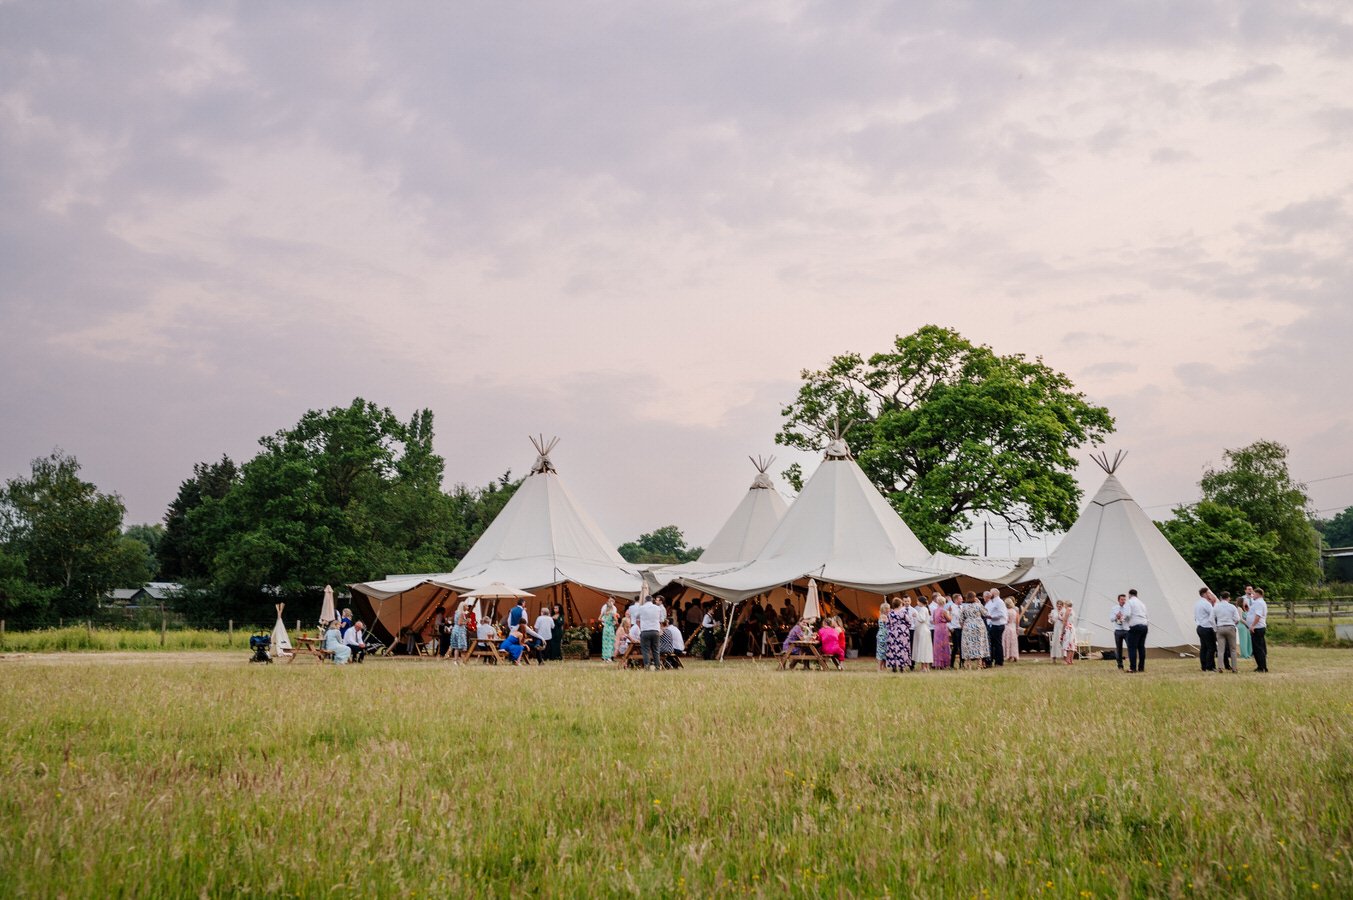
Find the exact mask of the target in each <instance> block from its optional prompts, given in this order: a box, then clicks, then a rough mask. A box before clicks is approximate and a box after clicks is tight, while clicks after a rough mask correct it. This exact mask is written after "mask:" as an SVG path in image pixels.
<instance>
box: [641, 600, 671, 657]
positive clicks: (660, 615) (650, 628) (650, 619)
mask: <svg viewBox="0 0 1353 900" xmlns="http://www.w3.org/2000/svg"><path fill="white" fill-rule="evenodd" d="M666 618H667V611H666V610H665V609H663V608H662V607H661V606H659V605H658V604H657V603H654V602H653V601H652V600H649V601H648V602H647V603H643V604H640V606H639V611H638V613H636V614H635V619H636V620H637V621H638V623H639V652H640V653H642V654H643V657H644V668H645V669H648V670H650V671H653V672H656V671H658V666H659V665H661V663H662V657H661V653H660V650H659V648H658V644H659V642H660V641H661V640H662V624H663V622H664V621H665V620H666Z"/></svg>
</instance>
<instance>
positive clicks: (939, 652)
mask: <svg viewBox="0 0 1353 900" xmlns="http://www.w3.org/2000/svg"><path fill="white" fill-rule="evenodd" d="M947 599H948V598H946V597H945V596H944V595H943V594H936V595H935V612H934V614H933V615H932V616H931V620H932V621H931V625H932V626H933V627H934V629H935V636H934V637H933V638H932V641H933V642H934V645H935V650H934V655H935V663H934V667H935V668H936V669H947V668H949V610H948V609H946V608H945V607H946V606H947V603H946V601H947Z"/></svg>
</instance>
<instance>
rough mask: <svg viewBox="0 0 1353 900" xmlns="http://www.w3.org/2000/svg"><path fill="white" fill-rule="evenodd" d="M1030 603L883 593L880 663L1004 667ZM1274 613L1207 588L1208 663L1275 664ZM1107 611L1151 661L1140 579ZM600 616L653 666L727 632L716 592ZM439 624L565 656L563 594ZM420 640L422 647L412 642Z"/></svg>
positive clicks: (354, 648)
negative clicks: (548, 601)
mask: <svg viewBox="0 0 1353 900" xmlns="http://www.w3.org/2000/svg"><path fill="white" fill-rule="evenodd" d="M1036 611H1037V607H1034V608H1033V609H1032V610H1031V611H1030V612H1029V615H1030V616H1031V617H1033V613H1034V612H1036ZM1024 614H1025V610H1024V609H1023V607H1021V606H1020V605H1019V603H1018V602H1017V601H1016V599H1015V598H1014V597H1013V596H1007V597H1003V596H1001V592H1000V590H999V589H994V588H993V589H991V590H988V591H984V592H982V593H981V594H980V595H979V594H978V593H977V592H975V591H968V592H967V593H966V594H960V593H955V594H952V595H945V594H943V593H940V592H936V593H935V594H934V595H933V596H932V597H931V598H930V600H929V601H926V600H925V599H923V598H922V597H918V596H912V595H907V596H894V597H891V598H888V599H885V600H884V601H883V603H882V605H881V606H880V607H879V613H878V623H877V632H876V638H875V656H876V659H877V663H878V668H879V670H880V671H887V672H909V671H921V672H926V671H929V670H932V669H986V668H997V667H1001V666H1004V665H1005V664H1006V663H1014V662H1017V661H1018V660H1019V658H1020V646H1019V632H1020V623H1021V619H1022V618H1023V617H1024ZM1267 619H1268V605H1267V602H1266V601H1265V599H1264V592H1263V590H1262V589H1257V588H1254V587H1252V586H1249V585H1247V586H1246V587H1245V593H1244V595H1243V596H1241V597H1239V598H1237V600H1236V601H1235V602H1232V599H1231V595H1230V594H1229V593H1228V592H1225V591H1223V592H1222V593H1221V596H1220V597H1218V596H1216V595H1214V594H1213V593H1212V591H1211V590H1209V589H1208V588H1202V589H1201V590H1200V591H1199V592H1198V601H1197V603H1196V605H1195V606H1194V620H1195V624H1196V626H1197V632H1198V645H1199V651H1200V652H1199V662H1200V665H1201V667H1202V671H1204V672H1236V671H1238V668H1237V666H1238V660H1240V659H1250V658H1253V659H1254V661H1255V671H1258V672H1267V671H1268V652H1267V651H1268V648H1267V641H1266V637H1265V635H1266V627H1267ZM1109 621H1110V624H1111V626H1112V628H1113V634H1114V649H1115V654H1114V656H1115V658H1116V660H1117V663H1118V668H1119V669H1122V670H1124V671H1125V672H1127V673H1129V674H1136V673H1139V672H1144V671H1145V670H1146V639H1147V635H1148V632H1149V616H1148V614H1147V609H1146V604H1145V603H1144V602H1143V601H1142V599H1141V598H1140V597H1139V596H1138V595H1137V591H1136V590H1135V589H1132V590H1128V591H1127V592H1125V593H1123V594H1119V595H1118V597H1117V599H1116V601H1115V603H1114V605H1113V607H1112V609H1111V611H1110V616H1109ZM598 622H599V624H600V631H601V635H600V643H601V659H602V660H603V661H604V662H611V661H613V660H615V659H617V658H624V657H626V655H627V654H629V651H630V648H631V646H637V647H638V648H639V660H640V664H641V665H642V667H643V668H644V669H646V670H649V671H657V670H659V669H664V668H665V669H674V668H681V667H682V663H681V658H682V657H683V656H686V655H687V653H688V648H690V651H695V650H699V651H700V653H701V655H702V656H703V657H704V658H705V659H707V660H708V659H713V658H714V656H715V654H716V652H717V650H718V649H719V646H720V644H721V643H722V640H721V639H722V638H723V634H722V631H723V624H722V623H721V622H720V619H719V616H718V611H717V607H716V605H715V601H712V600H706V601H704V602H703V603H701V602H696V601H691V602H688V603H687V604H686V605H685V607H684V608H683V607H682V606H681V605H680V604H679V603H672V605H671V606H670V607H669V606H668V602H667V601H666V600H664V599H663V598H662V597H661V596H653V597H650V596H648V595H644V596H643V597H641V598H640V599H639V600H638V601H636V602H635V603H632V604H629V605H628V606H627V607H626V608H624V609H623V610H622V609H621V607H620V606H619V604H618V603H617V602H616V601H615V599H614V598H612V597H607V598H606V602H605V604H604V605H603V607H602V609H601V613H600V616H599V617H598ZM431 624H432V631H433V634H434V635H435V636H436V637H435V655H437V656H439V657H446V658H449V659H450V660H451V661H452V662H454V663H457V664H458V663H460V662H461V661H462V659H463V658H464V656H465V655H466V654H467V652H468V650H469V648H470V646H471V645H472V644H474V643H475V642H476V641H478V642H481V643H482V642H485V641H488V640H489V639H490V638H497V639H499V640H500V643H499V645H498V648H497V649H498V652H500V653H502V654H503V656H504V658H505V659H507V660H508V661H510V662H512V663H514V664H517V665H523V664H527V663H529V662H531V661H532V660H534V661H535V662H537V663H538V664H542V665H543V664H544V663H545V662H546V661H548V660H562V659H563V649H562V648H563V633H564V612H563V609H562V608H561V607H560V606H558V605H555V606H544V607H542V608H541V612H540V614H539V615H538V616H536V618H535V619H534V620H533V621H532V620H530V617H529V615H528V613H527V610H526V601H525V599H522V600H519V601H518V603H517V604H516V605H515V606H513V607H512V609H511V611H510V612H509V613H508V615H507V616H506V618H505V621H504V623H503V626H502V627H501V628H500V627H499V626H498V624H497V623H495V622H494V621H492V620H491V619H489V618H488V617H484V616H481V615H480V613H479V607H478V604H477V603H476V602H474V601H471V600H469V599H463V600H462V601H461V602H460V603H459V604H458V605H457V606H456V607H455V609H454V610H453V612H452V613H451V614H450V615H449V616H448V615H447V613H446V609H445V607H439V608H438V609H437V610H436V611H435V612H434V614H433V617H432V622H431ZM683 624H684V625H685V629H684V630H683V627H682V625H683ZM857 624H859V623H858V621H857ZM734 627H735V628H736V629H746V630H747V631H748V632H750V633H751V634H752V635H754V638H755V639H754V640H750V641H749V642H748V643H747V650H746V653H747V655H749V656H751V655H753V654H754V652H755V654H756V655H769V654H771V653H776V652H778V653H780V654H787V655H790V656H799V655H802V654H803V652H804V647H805V646H806V644H807V642H812V643H814V644H815V645H816V649H817V651H818V652H819V653H820V654H821V655H822V656H823V657H824V658H825V659H827V660H828V661H831V662H833V663H834V664H835V665H837V666H838V667H839V666H841V665H842V664H843V663H844V661H845V659H846V657H847V646H848V644H849V643H850V642H851V637H850V635H849V632H848V629H847V623H846V622H844V621H843V619H842V618H841V617H840V616H837V615H829V616H827V617H826V618H825V619H823V620H822V621H821V622H819V621H818V620H817V619H816V618H803V617H802V616H800V615H799V613H798V612H796V611H795V610H794V608H793V606H792V605H791V604H790V602H789V600H788V599H786V600H785V601H784V605H783V607H782V608H781V610H780V611H779V612H778V613H777V612H776V611H775V610H774V609H773V608H772V607H770V605H769V604H767V605H762V604H761V603H760V602H759V601H753V602H752V603H751V604H749V605H748V607H747V608H746V609H745V611H744V614H743V615H742V616H740V617H737V620H736V624H735V626H734ZM1046 634H1047V636H1048V644H1049V647H1048V649H1049V657H1050V659H1051V660H1052V661H1053V662H1055V663H1061V664H1065V665H1068V666H1070V665H1072V664H1074V662H1075V660H1076V657H1077V656H1078V647H1077V613H1076V610H1075V607H1074V605H1073V604H1072V603H1070V602H1068V601H1063V600H1057V601H1055V603H1054V604H1053V605H1052V607H1051V609H1050V610H1049V612H1048V618H1047V630H1046ZM781 635H783V637H781ZM412 640H413V638H412V637H410V641H412ZM758 643H759V645H760V646H759V647H758V646H756V645H757V644H758ZM767 644H773V646H767ZM323 646H324V649H325V650H327V651H330V653H331V654H332V657H333V661H334V662H335V663H338V664H340V665H342V664H345V663H348V662H350V661H355V662H361V661H362V659H363V658H364V656H365V655H366V651H367V646H368V642H367V636H366V626H365V624H364V623H363V622H361V621H354V620H353V618H352V612H351V610H347V609H345V610H343V613H342V615H341V616H340V617H339V618H338V619H337V620H336V621H334V622H332V623H329V624H328V626H327V627H326V631H325V635H324V644H323ZM413 652H418V651H417V648H416V647H414V649H413ZM1125 662H1126V668H1125V667H1124V663H1125Z"/></svg>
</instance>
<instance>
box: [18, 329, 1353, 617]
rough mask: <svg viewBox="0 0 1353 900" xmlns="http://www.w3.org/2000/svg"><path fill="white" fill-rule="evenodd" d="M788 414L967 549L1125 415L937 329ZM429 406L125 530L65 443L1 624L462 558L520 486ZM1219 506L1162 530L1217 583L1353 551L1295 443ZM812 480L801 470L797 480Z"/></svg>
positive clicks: (318, 442) (1046, 509) (674, 557)
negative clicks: (120, 594) (455, 455)
mask: <svg viewBox="0 0 1353 900" xmlns="http://www.w3.org/2000/svg"><path fill="white" fill-rule="evenodd" d="M801 381H802V383H801V385H800V388H799V391H798V394H797V396H796V397H795V398H794V399H793V400H791V401H790V402H789V403H788V404H787V405H786V406H785V407H784V408H783V409H782V410H781V413H782V416H783V424H782V427H781V430H780V432H779V433H778V434H777V435H776V441H777V442H778V443H780V444H782V445H786V446H791V447H796V448H799V449H808V450H820V449H821V448H822V447H824V446H825V445H826V444H827V443H828V442H829V441H831V440H834V439H838V438H839V439H841V440H844V441H845V442H846V444H847V446H848V447H849V448H850V450H851V452H852V454H853V455H854V456H855V458H856V460H857V461H858V462H859V465H860V467H861V469H862V470H863V471H864V472H865V474H866V475H867V476H868V477H869V479H870V480H871V481H872V482H873V483H874V485H875V486H876V487H878V489H879V491H880V492H881V493H882V494H883V496H884V497H885V498H887V500H888V502H889V503H890V504H891V505H892V506H893V508H894V509H896V510H897V511H898V513H899V514H900V515H901V516H902V518H903V519H904V520H905V521H906V522H907V523H908V524H909V525H910V526H911V528H912V530H913V531H914V532H915V533H916V535H917V537H919V538H920V539H921V541H922V542H923V543H924V544H925V545H926V546H927V547H928V548H930V549H931V550H947V551H954V552H965V551H966V550H967V549H968V548H966V547H964V546H963V545H962V541H961V534H962V533H963V532H964V531H965V530H966V529H968V528H969V527H970V526H971V525H972V523H973V522H974V521H976V520H977V518H978V517H985V516H990V517H994V518H998V519H1000V520H1002V521H1004V522H1005V523H1006V524H1007V525H1008V526H1009V527H1010V528H1011V529H1012V530H1013V531H1015V532H1016V533H1023V534H1026V535H1027V534H1031V533H1034V532H1049V531H1060V530H1065V529H1067V528H1070V527H1071V525H1072V524H1073V523H1074V522H1075V519H1076V517H1077V516H1078V515H1079V512H1080V509H1081V505H1082V499H1083V498H1082V492H1081V490H1080V488H1079V486H1078V484H1077V482H1076V479H1075V472H1076V463H1077V459H1078V452H1079V451H1080V450H1082V449H1083V448H1085V447H1086V446H1087V445H1093V444H1099V443H1102V442H1104V441H1105V440H1106V439H1107V438H1108V437H1109V435H1111V434H1112V433H1113V430H1114V420H1113V417H1112V416H1111V415H1110V414H1109V411H1108V410H1107V409H1106V408H1104V407H1102V406H1097V405H1095V404H1093V403H1091V402H1090V401H1089V400H1088V399H1087V398H1086V397H1085V395H1084V394H1083V393H1081V392H1080V391H1078V390H1076V388H1075V385H1074V384H1073V383H1072V381H1071V379H1070V378H1069V377H1068V376H1067V375H1065V374H1064V373H1061V372H1058V371H1056V370H1054V369H1052V368H1051V367H1049V366H1048V365H1046V364H1045V363H1044V362H1043V360H1042V359H1038V358H1036V359H1029V358H1027V357H1025V356H1024V355H1022V354H1012V355H1005V356H1002V355H1000V354H997V353H996V352H995V351H994V350H992V348H990V347H987V346H984V345H977V344H973V343H972V342H970V341H968V340H967V339H965V338H964V337H963V336H962V335H960V334H958V333H957V332H955V331H953V330H951V329H945V328H940V327H938V326H933V325H928V326H925V327H923V328H921V329H919V330H918V331H916V332H914V333H912V334H909V335H904V336H898V337H897V338H895V339H894V341H893V343H892V345H891V346H890V347H888V348H887V349H886V350H884V351H881V352H878V353H875V354H872V355H870V356H868V357H865V356H863V355H862V354H859V353H847V354H844V355H841V356H836V357H833V358H832V360H831V362H830V363H829V365H828V366H826V367H825V368H824V369H821V370H817V371H813V370H804V371H803V372H802V373H801ZM432 439H433V416H432V412H431V411H430V410H426V409H424V410H420V411H418V412H417V413H415V414H414V415H413V416H412V417H411V418H410V419H409V420H408V421H407V422H405V421H401V420H400V419H399V418H398V417H396V416H395V415H394V414H393V413H392V412H391V411H390V410H389V409H388V408H385V407H379V406H377V405H376V404H374V403H370V402H367V401H365V400H363V399H361V398H357V399H355V400H353V402H352V403H351V404H349V405H348V406H345V407H334V408H332V409H328V410H311V411H309V412H307V413H306V414H305V415H304V416H302V417H301V419H300V421H299V422H297V423H296V425H295V426H294V427H292V428H289V429H284V430H281V431H278V432H276V433H275V434H272V435H267V436H265V437H263V438H261V439H260V440H259V447H260V449H259V452H258V453H257V455H255V456H254V457H253V458H252V459H250V460H248V461H247V462H244V463H242V464H239V463H236V462H235V461H234V460H232V459H230V458H229V457H228V456H222V457H221V458H220V459H219V460H213V461H208V462H201V463H197V464H196V465H194V466H193V467H192V472H191V474H190V475H189V476H188V477H187V478H186V479H185V480H184V481H183V482H182V484H181V485H180V486H179V490H178V493H177V494H176V496H175V497H174V499H173V501H172V502H171V503H170V505H169V508H168V510H167V511H166V512H165V516H164V521H163V523H159V524H154V525H150V524H142V525H132V526H130V527H128V528H126V529H124V528H123V527H122V526H123V519H124V517H125V507H124V506H123V503H122V500H121V498H120V497H119V496H118V495H117V494H116V493H103V492H101V491H100V490H99V489H98V488H97V486H95V485H93V484H91V483H89V482H87V481H84V480H83V479H82V478H80V474H79V473H80V466H79V463H78V462H77V461H76V459H75V457H74V456H70V455H67V454H65V453H63V452H61V451H59V450H58V451H55V452H54V453H52V454H50V455H49V456H46V457H43V458H40V459H37V460H34V461H33V464H32V471H31V473H30V474H29V475H28V476H21V477H15V478H11V479H10V480H8V481H7V482H5V485H4V488H3V491H0V615H3V616H5V617H7V618H8V619H9V620H10V621H12V622H15V623H16V624H18V625H21V626H22V625H39V624H45V623H48V622H54V621H56V620H57V619H58V618H71V617H78V616H82V615H86V614H88V613H90V612H91V611H92V610H93V609H94V608H95V606H96V605H97V604H98V602H99V600H100V599H101V598H102V597H104V596H106V595H107V594H108V592H109V591H110V590H111V589H112V588H113V587H117V586H124V587H126V586H133V585H140V584H143V583H145V582H146V581H149V580H163V581H173V582H178V583H180V584H182V585H184V588H185V589H184V591H183V592H182V593H181V595H180V596H179V598H178V601H177V602H178V605H179V611H180V612H182V613H183V614H184V615H185V616H186V617H187V618H188V619H189V620H190V621H193V622H198V623H202V624H213V625H219V623H220V622H222V621H224V620H225V619H227V618H233V619H235V620H236V621H242V622H259V621H260V620H264V619H266V618H267V617H268V616H269V615H270V611H271V603H273V602H277V601H283V602H288V601H291V600H301V601H304V602H308V603H313V602H314V597H315V593H316V592H317V591H318V589H319V588H321V587H322V586H323V585H325V584H345V583H350V582H356V581H367V580H372V579H375V578H381V577H384V576H386V575H389V574H394V573H406V572H407V573H414V572H443V571H449V570H450V569H452V568H454V567H455V565H456V563H457V561H458V560H459V559H460V558H461V557H463V556H464V555H465V553H466V552H467V551H468V550H469V548H470V547H471V546H472V545H473V543H474V541H475V540H476V539H477V538H478V537H479V536H480V535H481V534H482V533H483V531H484V529H485V528H487V527H488V525H489V523H490V522H492V521H493V519H494V517H495V516H496V515H497V514H498V512H499V511H500V510H501V509H502V508H503V506H504V505H505V504H506V503H507V501H508V499H509V498H510V497H511V496H512V494H513V492H514V491H515V490H516V488H517V486H518V484H520V480H519V479H513V478H512V476H511V473H510V472H505V473H504V474H503V475H502V476H501V477H499V478H498V479H495V480H494V481H492V482H490V483H489V484H487V485H484V486H482V487H475V488H472V487H467V486H466V485H464V484H457V485H456V486H455V487H454V488H453V489H451V490H450V491H446V490H444V489H443V487H442V484H443V477H444V474H445V461H444V460H443V459H442V457H440V456H439V455H437V454H436V453H435V452H434V451H433V449H432ZM1223 459H1224V464H1223V465H1222V466H1220V467H1217V468H1214V469H1210V470H1208V471H1206V472H1205V473H1204V476H1203V478H1202V480H1201V482H1200V483H1199V490H1200V493H1201V496H1202V499H1201V500H1200V501H1199V502H1197V503H1195V504H1187V505H1181V506H1178V507H1176V508H1175V509H1174V510H1173V515H1172V517H1171V518H1170V519H1169V520H1167V521H1164V522H1159V523H1157V524H1158V526H1159V527H1160V528H1161V530H1162V532H1163V533H1164V534H1165V535H1166V537H1167V538H1168V539H1169V540H1170V541H1171V543H1172V544H1173V545H1174V546H1175V547H1176V548H1177V549H1178V550H1179V552H1180V554H1181V555H1182V556H1183V557H1184V558H1185V560H1187V561H1188V562H1189V564H1190V565H1192V566H1193V568H1194V570H1195V571H1197V572H1198V574H1199V575H1200V576H1201V577H1202V578H1203V579H1204V580H1205V581H1207V582H1208V583H1209V584H1212V585H1216V586H1219V587H1220V586H1229V587H1234V586H1237V585H1241V584H1244V583H1250V584H1258V585H1263V586H1265V588H1266V589H1267V590H1268V591H1269V593H1270V596H1273V595H1275V594H1276V595H1277V596H1279V597H1281V596H1292V595H1294V594H1297V593H1299V592H1301V591H1302V590H1303V589H1305V588H1307V587H1308V586H1310V585H1312V584H1314V583H1316V582H1317V581H1319V580H1320V578H1321V568H1320V549H1321V546H1322V541H1323V542H1324V543H1325V544H1327V545H1329V546H1348V545H1350V544H1353V507H1350V508H1349V509H1346V510H1344V511H1343V512H1342V513H1341V514H1340V515H1338V516H1336V517H1335V518H1333V519H1331V520H1328V521H1319V520H1316V519H1315V518H1314V517H1313V515H1312V513H1311V509H1310V507H1311V504H1310V500H1309V497H1308V496H1307V494H1306V490H1305V487H1304V486H1303V485H1301V484H1300V483H1298V482H1296V481H1295V480H1293V479H1292V477H1291V475H1290V473H1289V471H1288V466H1287V449H1286V448H1285V447H1284V446H1282V445H1281V444H1278V443H1276V442H1273V441H1264V440H1261V441H1256V442H1255V443H1253V444H1250V445H1249V446H1246V447H1241V448H1237V449H1228V450H1226V451H1224V454H1223ZM784 475H785V477H786V479H787V480H788V481H789V482H790V484H791V485H793V486H794V487H795V488H796V489H797V488H801V487H802V480H803V473H802V472H800V471H799V469H798V467H797V466H791V467H790V468H789V469H788V470H786V472H785V473H784ZM618 550H619V552H620V553H621V555H622V556H623V557H624V558H626V559H628V560H630V561H631V562H644V563H678V562H686V561H689V560H692V559H695V558H697V557H698V556H699V555H700V552H701V550H700V548H699V547H689V546H687V544H686V540H685V537H684V536H683V535H682V533H681V530H680V529H679V528H678V527H677V526H675V525H666V526H663V527H661V528H657V529H655V530H654V531H652V532H648V533H645V534H643V535H640V537H639V538H637V539H636V540H634V541H630V542H627V543H625V544H622V545H621V546H620V547H619V548H618Z"/></svg>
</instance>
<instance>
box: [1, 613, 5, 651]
mask: <svg viewBox="0 0 1353 900" xmlns="http://www.w3.org/2000/svg"><path fill="white" fill-rule="evenodd" d="M3 649H5V620H4V619H0V650H3Z"/></svg>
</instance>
